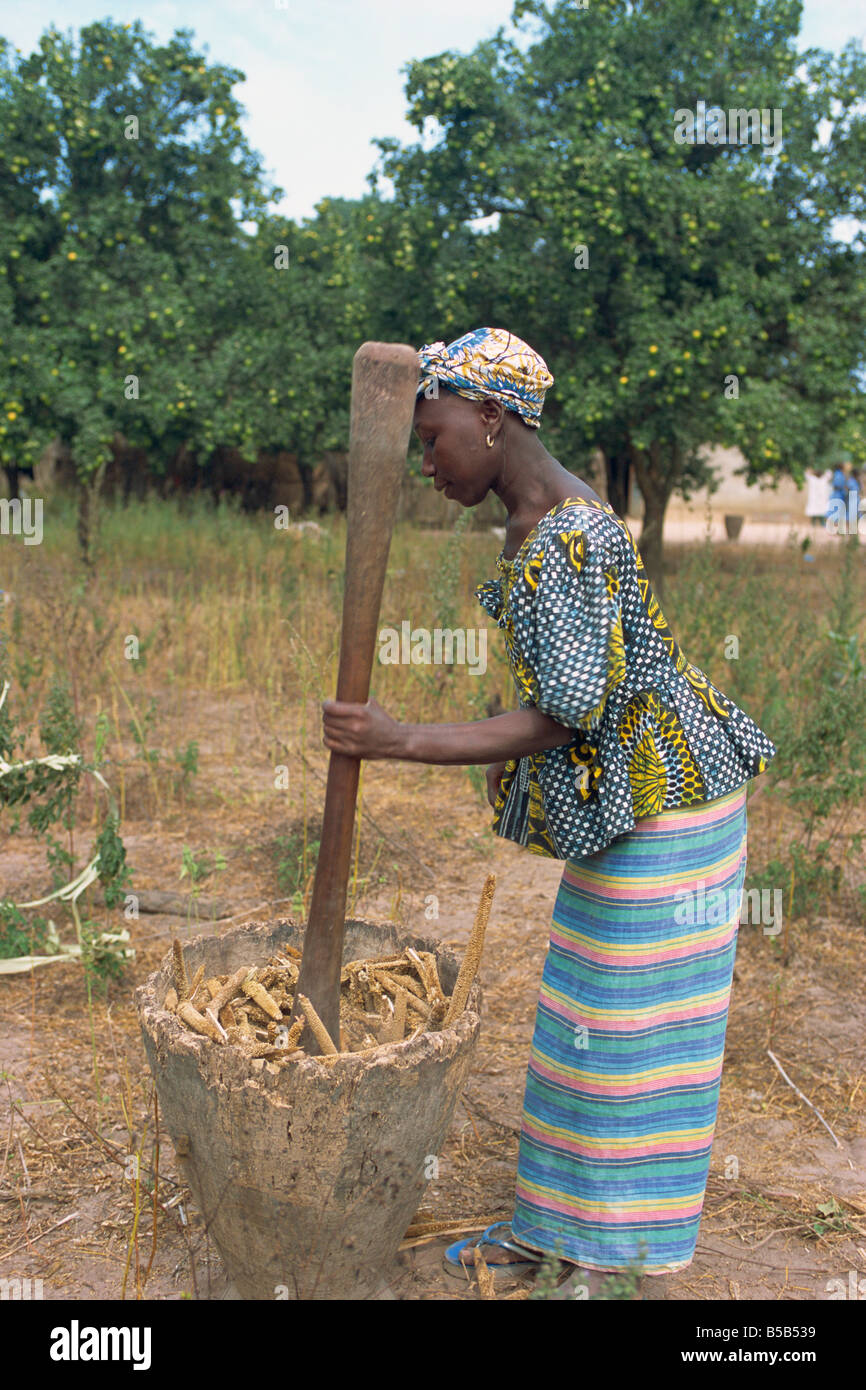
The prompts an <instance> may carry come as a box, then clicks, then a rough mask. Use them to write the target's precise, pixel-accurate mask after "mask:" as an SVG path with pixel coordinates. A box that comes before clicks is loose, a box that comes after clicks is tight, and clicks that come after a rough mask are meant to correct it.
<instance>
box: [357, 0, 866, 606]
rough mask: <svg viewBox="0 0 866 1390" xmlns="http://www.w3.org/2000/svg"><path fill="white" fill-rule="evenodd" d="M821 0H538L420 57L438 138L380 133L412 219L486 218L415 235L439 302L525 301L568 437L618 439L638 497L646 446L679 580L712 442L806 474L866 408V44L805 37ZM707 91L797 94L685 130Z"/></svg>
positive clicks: (519, 308) (774, 470)
mask: <svg viewBox="0 0 866 1390" xmlns="http://www.w3.org/2000/svg"><path fill="white" fill-rule="evenodd" d="M800 15H801V5H800V4H799V0H664V3H662V0H592V3H591V4H589V5H588V6H587V7H582V6H577V5H575V4H573V3H567V2H566V0H559V2H558V3H556V4H555V5H554V6H553V7H552V8H551V9H549V10H548V9H547V8H546V7H545V5H544V4H542V3H541V0H518V3H517V4H516V6H515V9H514V13H513V20H514V23H515V25H517V26H518V30H520V29H521V27H522V33H518V34H516V35H515V37H514V38H508V37H506V34H505V31H504V30H500V31H499V32H498V33H497V35H496V36H495V37H494V38H493V39H490V40H487V41H485V42H484V43H482V44H480V45H478V47H477V48H476V49H475V50H474V51H473V52H472V53H470V54H468V55H458V54H455V53H443V54H439V55H438V56H435V57H432V58H428V59H425V60H422V61H418V62H413V63H410V64H409V66H408V76H407V82H406V95H407V100H408V101H409V115H410V120H411V121H412V122H413V124H414V125H415V126H416V128H417V129H418V131H419V134H420V135H421V136H422V137H423V138H422V139H421V140H420V141H419V142H418V143H416V144H413V145H410V146H407V147H405V148H404V147H401V146H399V145H398V144H397V143H396V142H395V141H379V142H378V143H379V147H380V165H379V169H378V171H377V177H385V178H387V179H389V180H390V181H391V182H392V183H393V186H394V188H395V191H396V201H397V204H398V206H399V207H400V208H401V209H402V211H403V215H404V219H405V224H404V225H405V226H406V227H410V228H411V227H415V228H417V226H418V222H419V219H421V218H424V215H425V213H426V220H428V221H432V222H433V224H434V226H435V227H437V228H439V227H441V226H442V224H443V223H447V226H448V228H449V231H450V234H451V235H455V234H456V232H457V229H458V228H459V229H460V230H461V231H464V232H469V233H471V249H469V250H467V243H466V241H465V240H464V241H461V240H460V238H459V237H456V235H455V242H454V247H455V248H456V251H457V254H455V255H451V254H450V253H451V250H452V244H451V242H450V241H449V242H447V243H443V242H440V243H439V245H438V246H436V247H431V246H430V245H429V244H426V243H425V239H424V238H422V237H420V236H418V235H417V233H416V234H415V235H414V237H413V239H412V243H411V248H410V249H411V254H412V255H413V256H414V258H415V264H416V267H417V272H418V273H419V274H420V275H422V276H423V275H425V272H426V277H425V283H426V284H427V285H428V286H429V287H431V288H432V289H433V295H434V302H435V303H436V304H437V305H439V306H443V305H444V313H443V316H442V318H441V319H440V322H442V323H443V324H445V325H446V326H448V327H451V325H452V324H453V325H454V327H455V328H456V327H457V326H458V324H459V328H460V331H463V330H465V328H466V327H469V326H472V325H474V324H477V323H483V322H487V323H497V324H505V325H506V326H508V327H511V328H513V330H514V331H515V332H516V333H518V334H520V335H521V336H522V337H525V338H526V339H528V340H529V341H530V342H532V343H533V345H535V346H536V347H537V348H538V349H539V351H541V352H543V353H544V355H545V356H546V358H547V360H548V361H549V363H550V365H551V369H552V371H553V373H554V376H555V378H556V385H555V387H554V389H553V392H552V393H551V396H550V401H549V404H548V405H547V406H546V409H545V416H546V418H547V420H548V421H549V425H548V431H549V433H550V434H551V436H552V438H553V439H554V440H555V442H556V444H557V446H558V448H557V451H558V452H559V455H560V457H561V458H563V460H564V461H566V462H567V463H569V464H571V466H574V467H579V466H581V465H583V466H585V465H586V464H587V462H588V461H589V458H590V456H591V453H592V450H593V449H594V448H595V447H600V448H601V449H602V450H603V452H604V456H605V460H606V467H607V474H608V490H609V495H610V497H611V500H612V501H613V502H614V503H615V505H617V507H618V508H619V509H620V510H623V509H624V504H625V496H626V491H627V478H628V473H629V470H630V469H633V470H634V472H635V473H636V475H637V480H638V483H639V486H640V489H641V493H642V495H643V499H644V528H643V533H642V539H641V550H642V553H643V556H644V559H645V561H646V564H647V567H648V569H649V570H650V572H651V574H652V575H653V577H654V579H655V580H656V581H657V582H658V580H659V579H660V577H661V568H662V550H661V541H662V525H663V520H664V514H665V509H666V507H667V504H668V501H669V499H670V497H671V495H672V494H673V493H674V492H675V491H681V492H683V493H684V494H685V495H688V492H689V490H690V489H691V488H694V487H697V486H700V485H702V484H704V483H706V482H708V481H710V482H711V481H712V479H711V478H710V474H709V470H708V467H707V463H706V460H705V456H704V453H703V451H702V448H701V446H702V445H705V444H708V443H718V444H723V445H728V446H733V445H735V446H737V447H738V448H740V449H741V450H742V452H743V454H744V455H745V458H746V460H747V464H748V477H749V480H750V481H755V480H757V479H759V478H763V479H773V478H775V477H778V476H779V475H781V474H783V473H790V474H792V475H793V476H795V477H797V478H800V477H801V476H802V469H803V466H804V464H807V463H808V462H810V461H811V459H812V458H813V457H814V456H816V455H817V454H820V453H821V452H823V451H824V450H825V449H826V447H827V446H828V445H829V443H830V441H832V440H834V439H836V438H837V437H839V435H840V433H843V434H844V432H845V431H846V430H850V428H851V427H852V423H851V422H852V421H853V420H856V419H860V420H862V413H863V391H862V388H861V387H860V384H859V381H858V370H860V369H862V366H863V343H864V340H866V339H864V326H866V294H864V288H866V277H864V272H863V255H862V252H863V235H862V231H861V232H859V233H858V234H857V236H855V238H854V240H853V242H852V243H851V245H844V244H841V243H840V242H838V241H836V240H834V237H833V225H834V223H835V221H836V219H837V218H839V217H842V216H849V217H853V218H858V217H862V216H863V213H864V162H866V161H864V154H866V122H864V118H863V116H862V115H861V114H859V112H858V110H857V104H858V102H861V101H862V98H863V96H864V94H866V62H864V56H863V53H862V51H861V50H860V48H859V47H857V45H855V44H853V43H851V44H849V45H848V46H847V47H846V49H845V50H844V51H843V53H842V54H841V55H840V56H839V57H834V56H833V55H830V54H826V53H822V52H820V51H817V50H809V52H808V53H806V54H800V53H798V51H797V49H796V47H795V39H796V35H797V33H798V29H799V23H800ZM518 37H520V38H521V39H522V41H521V42H520V43H518V41H517V39H518ZM700 100H702V101H705V102H706V104H707V106H708V107H709V106H718V107H721V108H722V109H723V110H724V111H725V112H727V111H729V110H731V109H737V108H741V109H744V110H751V109H752V108H757V109H761V108H766V109H767V110H768V111H770V112H773V111H774V110H779V111H780V112H781V113H782V120H783V127H782V144H781V146H780V147H778V148H776V149H775V150H772V149H770V148H763V147H761V146H759V145H756V144H753V143H744V142H738V141H736V140H731V139H727V140H726V141H725V142H723V143H712V142H708V143H697V142H696V143H680V142H679V141H678V139H677V137H676V131H677V128H678V126H679V125H681V116H679V115H678V113H680V112H682V111H683V110H690V111H692V112H695V111H696V110H697V103H698V101H700ZM822 122H829V125H830V133H829V136H828V138H827V140H826V142H823V143H822V141H821V139H820V136H821V134H822V133H823V132H822V130H821V123H822ZM717 130H718V128H717V127H715V128H714V129H713V135H715V134H716V133H717ZM742 133H745V132H742ZM768 133H772V132H771V131H770V132H768ZM479 219H489V220H488V222H487V223H486V226H485V227H484V228H483V230H481V229H480V228H479ZM584 247H585V248H586V253H585V256H584V252H583V251H582V250H581V248H584ZM584 259H586V260H587V261H588V263H587V264H585V265H584V264H582V263H581V262H582V260H584ZM445 267H447V271H446V272H445V273H446V275H447V279H446V281H445V289H444V296H443V290H442V281H441V279H440V278H439V276H440V274H441V273H442V272H443V270H444V268H445Z"/></svg>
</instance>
